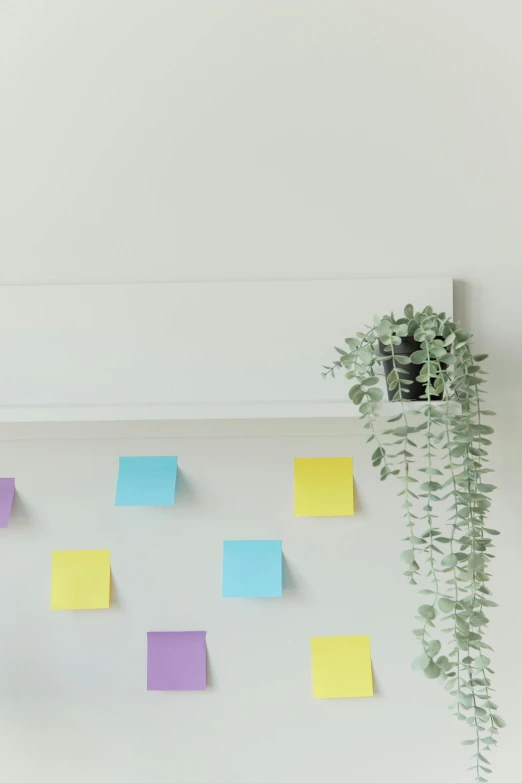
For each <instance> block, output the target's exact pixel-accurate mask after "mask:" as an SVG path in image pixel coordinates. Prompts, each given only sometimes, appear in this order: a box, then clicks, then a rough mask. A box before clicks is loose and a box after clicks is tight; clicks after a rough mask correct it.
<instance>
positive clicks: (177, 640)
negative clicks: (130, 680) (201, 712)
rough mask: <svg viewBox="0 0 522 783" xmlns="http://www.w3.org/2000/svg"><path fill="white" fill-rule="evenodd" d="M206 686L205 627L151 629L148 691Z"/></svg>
mask: <svg viewBox="0 0 522 783" xmlns="http://www.w3.org/2000/svg"><path fill="white" fill-rule="evenodd" d="M206 687H207V646H206V633H205V631H149V633H148V634H147V690H148V691H204V690H205V688H206Z"/></svg>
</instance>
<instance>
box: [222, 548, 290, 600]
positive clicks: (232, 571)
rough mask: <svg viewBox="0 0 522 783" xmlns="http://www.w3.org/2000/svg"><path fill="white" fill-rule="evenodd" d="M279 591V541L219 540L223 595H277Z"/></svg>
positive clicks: (267, 596) (280, 585)
mask: <svg viewBox="0 0 522 783" xmlns="http://www.w3.org/2000/svg"><path fill="white" fill-rule="evenodd" d="M282 592H283V552H282V542H281V541H268V540H267V541H223V597H224V598H279V597H280V596H281V595H282Z"/></svg>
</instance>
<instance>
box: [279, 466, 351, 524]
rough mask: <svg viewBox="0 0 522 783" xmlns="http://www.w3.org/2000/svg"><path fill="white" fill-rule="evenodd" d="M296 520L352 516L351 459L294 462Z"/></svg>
mask: <svg viewBox="0 0 522 783" xmlns="http://www.w3.org/2000/svg"><path fill="white" fill-rule="evenodd" d="M294 512H295V516H296V517H346V516H353V470H352V458H351V457H319V458H313V459H303V458H297V459H295V460H294Z"/></svg>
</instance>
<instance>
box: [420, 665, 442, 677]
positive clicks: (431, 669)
mask: <svg viewBox="0 0 522 783" xmlns="http://www.w3.org/2000/svg"><path fill="white" fill-rule="evenodd" d="M424 674H425V675H426V677H427V678H428V679H429V680H435V679H437V677H438V676H439V674H440V668H439V667H438V666H437V664H436V663H434V662H433V661H431V662H430V665H429V666H428V667H427V668H426V669H424Z"/></svg>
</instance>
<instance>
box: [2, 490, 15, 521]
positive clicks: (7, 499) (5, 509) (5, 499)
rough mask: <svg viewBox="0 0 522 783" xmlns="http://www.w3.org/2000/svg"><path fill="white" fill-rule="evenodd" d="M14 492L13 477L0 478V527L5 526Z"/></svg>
mask: <svg viewBox="0 0 522 783" xmlns="http://www.w3.org/2000/svg"><path fill="white" fill-rule="evenodd" d="M14 493H15V480H14V478H0V527H7V523H8V522H9V517H10V516H11V508H12V506H13V499H14Z"/></svg>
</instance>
